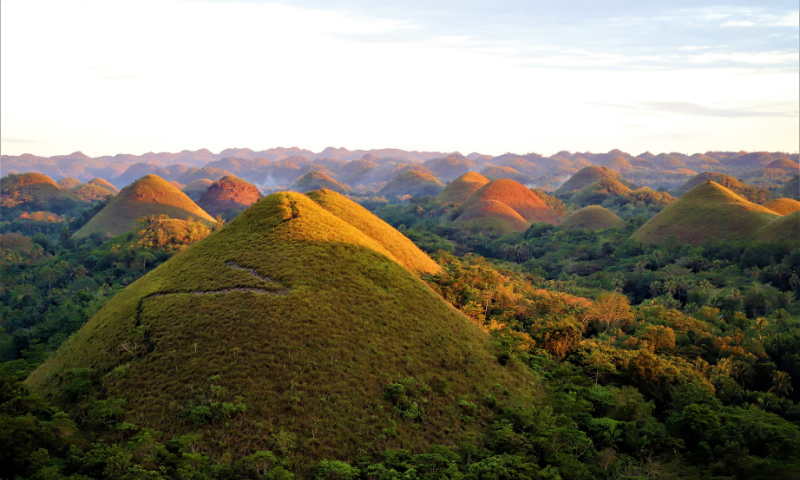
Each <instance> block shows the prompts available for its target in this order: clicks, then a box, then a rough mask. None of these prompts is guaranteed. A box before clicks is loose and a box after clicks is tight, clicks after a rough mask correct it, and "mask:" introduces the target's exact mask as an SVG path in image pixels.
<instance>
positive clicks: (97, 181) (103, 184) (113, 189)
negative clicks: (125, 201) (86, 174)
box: [86, 178, 119, 195]
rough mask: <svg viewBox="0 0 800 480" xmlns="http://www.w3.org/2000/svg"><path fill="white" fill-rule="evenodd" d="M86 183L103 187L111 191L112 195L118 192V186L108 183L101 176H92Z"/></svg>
mask: <svg viewBox="0 0 800 480" xmlns="http://www.w3.org/2000/svg"><path fill="white" fill-rule="evenodd" d="M86 184H87V185H97V186H98V187H103V188H105V189H106V190H108V191H110V192H111V193H113V194H114V195H116V194H118V193H119V188H117V187H115V186H114V185H111V183H109V182H108V181H107V180H105V179H102V178H93V179H91V180H89V181H88V182H86Z"/></svg>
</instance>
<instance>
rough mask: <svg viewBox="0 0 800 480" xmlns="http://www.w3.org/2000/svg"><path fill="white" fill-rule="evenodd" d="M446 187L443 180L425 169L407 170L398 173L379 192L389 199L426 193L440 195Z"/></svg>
mask: <svg viewBox="0 0 800 480" xmlns="http://www.w3.org/2000/svg"><path fill="white" fill-rule="evenodd" d="M443 189H444V185H442V182H440V181H439V180H437V179H436V177H434V176H433V175H432V174H430V173H429V172H427V171H425V170H417V169H414V170H406V171H405V172H403V173H401V174H400V175H397V176H396V177H394V178H393V179H391V180H390V181H389V183H387V184H386V186H385V187H383V188H382V189H381V190H380V191H379V192H378V194H379V195H385V196H386V197H387V198H388V199H390V201H391V199H393V198H395V197H402V196H404V195H411V196H412V197H423V196H425V195H438V194H440V193H441V192H442V190H443Z"/></svg>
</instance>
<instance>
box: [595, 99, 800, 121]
mask: <svg viewBox="0 0 800 480" xmlns="http://www.w3.org/2000/svg"><path fill="white" fill-rule="evenodd" d="M591 105H593V106H602V107H611V108H615V109H618V110H625V111H628V112H631V113H642V114H650V112H662V113H678V114H682V115H697V116H703V117H727V118H743V117H790V116H794V115H795V114H794V113H791V112H787V111H785V109H780V107H785V105H783V104H778V105H768V106H762V107H761V108H758V107H750V108H715V107H709V106H706V105H700V104H697V103H690V102H632V103H626V104H609V103H593V104H591ZM775 106H777V107H779V108H769V107H775Z"/></svg>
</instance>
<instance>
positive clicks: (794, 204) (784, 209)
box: [764, 198, 800, 215]
mask: <svg viewBox="0 0 800 480" xmlns="http://www.w3.org/2000/svg"><path fill="white" fill-rule="evenodd" d="M764 206H765V207H767V208H769V209H770V210H772V211H773V212H775V213H777V214H780V215H789V214H790V213H794V212H796V211H798V210H800V202H798V201H797V200H795V199H793V198H777V199H775V200H773V201H771V202H769V203H766V204H764Z"/></svg>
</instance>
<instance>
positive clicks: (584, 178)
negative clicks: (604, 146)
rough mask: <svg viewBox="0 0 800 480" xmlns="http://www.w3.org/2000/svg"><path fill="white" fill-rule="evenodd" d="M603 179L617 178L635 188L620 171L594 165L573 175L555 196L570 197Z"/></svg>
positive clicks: (627, 185)
mask: <svg viewBox="0 0 800 480" xmlns="http://www.w3.org/2000/svg"><path fill="white" fill-rule="evenodd" d="M601 180H616V181H618V182H620V183H622V184H623V185H625V186H626V187H628V188H635V185H633V184H632V183H630V182H628V181H627V180H625V179H623V178H622V177H621V176H620V175H619V173H617V172H615V171H614V170H611V169H610V168H608V167H599V166H597V165H592V166H591V167H584V168H582V169H580V170H578V171H577V172H575V174H574V175H573V176H571V177H570V178H569V179H568V180H567V181H566V182H564V184H563V185H561V186H560V187H559V188H558V189H557V190H556V191H555V196H556V197H559V198H562V199H563V198H569V197H571V196H572V195H573V194H574V193H576V192H577V191H579V190H581V189H583V188H585V187H587V186H589V185H591V184H593V183H597V182H599V181H601Z"/></svg>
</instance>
